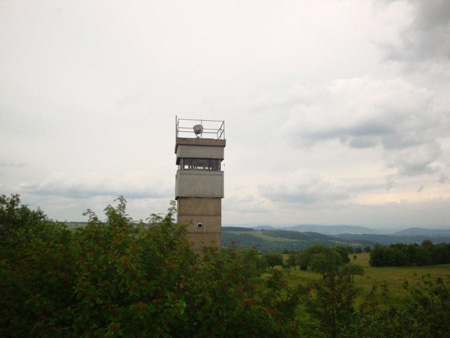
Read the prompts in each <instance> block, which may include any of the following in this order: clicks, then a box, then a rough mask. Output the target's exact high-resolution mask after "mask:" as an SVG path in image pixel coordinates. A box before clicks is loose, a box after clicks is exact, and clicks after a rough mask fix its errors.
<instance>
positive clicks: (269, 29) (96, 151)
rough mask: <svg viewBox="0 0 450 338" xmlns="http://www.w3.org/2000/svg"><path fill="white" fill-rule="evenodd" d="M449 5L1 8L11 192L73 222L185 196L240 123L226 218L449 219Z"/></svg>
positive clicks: (372, 223) (1, 89) (157, 208)
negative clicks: (212, 135)
mask: <svg viewBox="0 0 450 338" xmlns="http://www.w3.org/2000/svg"><path fill="white" fill-rule="evenodd" d="M449 37H450V1H448V0H427V1H419V0H417V1H414V0H409V1H381V0H353V1H339V0H329V1H327V0H317V1H280V0H276V1H242V0H239V1H237V0H236V1H147V0H146V1H93V0H89V1H36V0H33V1H18V0H14V1H7V0H1V1H0V48H1V49H0V193H2V194H6V195H9V194H10V193H19V194H20V195H21V198H22V201H23V202H24V203H26V204H28V205H29V206H31V207H33V208H34V207H37V206H40V207H41V208H42V209H43V210H44V211H45V213H46V214H47V215H48V216H49V217H51V218H53V219H57V220H60V221H64V220H68V221H71V220H86V218H85V217H83V216H82V212H83V211H85V210H86V209H87V208H90V209H92V210H94V211H96V212H97V213H98V214H99V215H100V216H103V212H102V211H103V209H104V207H105V206H106V205H107V204H110V203H113V201H114V199H115V198H116V197H117V196H119V195H123V196H124V197H125V198H126V199H127V200H128V211H129V213H130V215H131V216H132V217H133V218H135V219H139V218H142V219H145V218H146V217H148V215H149V214H151V213H153V212H164V211H165V210H166V209H167V207H168V206H169V201H170V200H171V199H173V198H174V185H175V173H176V169H177V168H176V165H175V155H174V145H175V115H178V116H179V117H181V118H203V119H215V120H225V123H226V138H227V147H226V149H225V161H224V164H225V167H224V171H225V199H224V200H223V220H222V222H223V223H224V224H249V223H252V224H277V225H282V224H301V223H315V224H353V225H363V226H369V227H374V228H387V227H395V228H402V227H403V228H404V227H409V226H422V227H429V228H436V227H450V179H449V177H450V38H449Z"/></svg>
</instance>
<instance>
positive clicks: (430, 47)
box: [387, 0, 450, 60]
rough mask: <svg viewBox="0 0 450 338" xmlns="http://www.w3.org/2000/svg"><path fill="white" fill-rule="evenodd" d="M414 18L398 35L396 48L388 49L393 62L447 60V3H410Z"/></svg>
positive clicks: (449, 17) (430, 0) (438, 0)
mask: <svg viewBox="0 0 450 338" xmlns="http://www.w3.org/2000/svg"><path fill="white" fill-rule="evenodd" d="M410 3H411V5H412V6H413V13H414V15H415V17H414V20H412V22H411V24H410V25H409V26H407V27H405V30H404V31H403V32H402V34H401V44H400V45H399V46H393V45H390V46H388V47H387V51H388V58H389V59H393V60H448V59H449V58H450V39H449V38H448V37H449V36H450V2H449V1H447V0H427V1H422V0H411V1H410Z"/></svg>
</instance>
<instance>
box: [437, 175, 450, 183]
mask: <svg viewBox="0 0 450 338" xmlns="http://www.w3.org/2000/svg"><path fill="white" fill-rule="evenodd" d="M447 181H448V176H447V175H445V174H444V173H441V175H440V176H439V181H438V182H439V183H441V184H444V183H446V182H447Z"/></svg>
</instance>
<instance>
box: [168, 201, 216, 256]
mask: <svg viewBox="0 0 450 338" xmlns="http://www.w3.org/2000/svg"><path fill="white" fill-rule="evenodd" d="M177 208H178V223H179V224H188V227H187V237H188V240H189V241H190V242H191V243H193V249H194V251H196V252H201V250H202V248H203V247H204V246H205V245H208V246H213V247H216V248H220V237H221V231H222V217H221V214H222V200H221V199H220V198H179V199H178V202H177ZM199 222H201V223H202V226H201V227H198V225H197V224H198V223H199Z"/></svg>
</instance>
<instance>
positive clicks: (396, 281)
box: [284, 252, 450, 305]
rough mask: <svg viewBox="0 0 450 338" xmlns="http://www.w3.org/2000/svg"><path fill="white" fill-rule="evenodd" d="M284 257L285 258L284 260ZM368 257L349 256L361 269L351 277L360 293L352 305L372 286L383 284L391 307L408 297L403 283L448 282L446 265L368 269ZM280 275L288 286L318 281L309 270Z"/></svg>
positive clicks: (292, 270)
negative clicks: (426, 277) (359, 274)
mask: <svg viewBox="0 0 450 338" xmlns="http://www.w3.org/2000/svg"><path fill="white" fill-rule="evenodd" d="M286 257H287V255H285V258H286ZM369 258H370V254H368V253H365V252H364V253H360V254H356V259H354V258H353V255H350V260H351V261H350V263H351V264H357V265H360V266H362V267H363V268H364V275H363V276H355V277H354V278H355V285H356V287H357V288H359V290H360V292H359V295H358V298H357V299H356V304H357V305H358V304H359V303H361V302H362V300H363V299H364V297H365V296H366V295H368V294H369V293H370V291H371V290H372V287H373V286H377V287H378V292H380V291H381V286H382V285H383V284H384V283H386V284H387V287H388V291H389V296H390V300H391V302H392V303H393V304H398V305H400V304H402V303H404V302H405V300H406V297H408V292H407V290H406V289H405V287H404V285H405V282H407V283H408V284H409V286H414V285H415V284H416V283H417V282H419V281H420V280H421V278H422V276H426V275H429V276H430V277H431V280H432V281H434V280H436V279H437V278H438V277H441V278H442V279H444V280H446V281H450V264H443V265H430V266H408V267H371V266H370V265H369ZM284 275H285V277H286V279H287V280H288V282H289V284H290V285H291V286H296V285H299V284H305V283H307V282H308V281H311V280H314V279H319V278H320V275H319V274H317V273H315V272H312V271H302V270H300V269H298V268H296V269H294V268H291V269H285V270H284Z"/></svg>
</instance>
